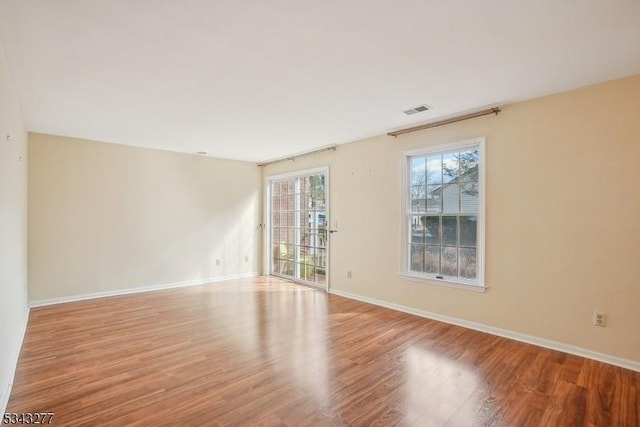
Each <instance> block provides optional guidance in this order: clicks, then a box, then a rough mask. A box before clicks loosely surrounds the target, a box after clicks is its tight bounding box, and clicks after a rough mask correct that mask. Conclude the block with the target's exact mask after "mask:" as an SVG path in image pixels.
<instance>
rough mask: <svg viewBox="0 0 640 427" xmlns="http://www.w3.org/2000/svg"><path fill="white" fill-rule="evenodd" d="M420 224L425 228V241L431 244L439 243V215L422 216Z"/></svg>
mask: <svg viewBox="0 0 640 427" xmlns="http://www.w3.org/2000/svg"><path fill="white" fill-rule="evenodd" d="M421 221H422V225H423V226H424V228H425V233H424V234H425V239H426V243H431V244H432V245H439V244H440V217H438V216H422V217H421Z"/></svg>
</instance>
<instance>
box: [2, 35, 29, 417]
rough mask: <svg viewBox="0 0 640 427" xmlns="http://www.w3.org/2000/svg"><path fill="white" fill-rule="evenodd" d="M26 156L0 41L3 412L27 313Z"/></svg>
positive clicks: (18, 108) (21, 124)
mask: <svg viewBox="0 0 640 427" xmlns="http://www.w3.org/2000/svg"><path fill="white" fill-rule="evenodd" d="M7 135H9V136H10V138H9V140H8V141H7ZM26 157H27V134H26V132H25V130H24V125H23V123H22V114H21V112H20V104H19V101H18V97H17V95H16V92H15V89H14V86H13V82H12V79H11V75H10V72H9V68H8V66H7V63H6V62H5V58H4V52H3V50H2V46H0V414H1V413H2V412H3V410H4V405H5V404H6V400H7V398H8V395H7V390H8V388H9V383H10V382H11V379H12V377H13V372H14V369H15V365H14V363H15V361H16V359H15V358H16V355H17V353H18V351H19V346H20V343H21V341H22V333H23V331H24V327H25V324H26V321H27V313H28V311H27V159H26Z"/></svg>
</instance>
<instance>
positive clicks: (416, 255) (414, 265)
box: [409, 245, 424, 273]
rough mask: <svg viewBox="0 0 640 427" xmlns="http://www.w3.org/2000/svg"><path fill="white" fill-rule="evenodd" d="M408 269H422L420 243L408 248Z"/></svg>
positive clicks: (422, 252) (422, 257)
mask: <svg viewBox="0 0 640 427" xmlns="http://www.w3.org/2000/svg"><path fill="white" fill-rule="evenodd" d="M409 256H410V257H411V259H410V263H411V265H410V270H411V271H416V272H419V273H421V272H423V271H424V246H422V245H410V248H409Z"/></svg>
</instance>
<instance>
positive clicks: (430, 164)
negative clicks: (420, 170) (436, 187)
mask: <svg viewBox="0 0 640 427" xmlns="http://www.w3.org/2000/svg"><path fill="white" fill-rule="evenodd" d="M441 183H442V156H440V155H437V156H429V157H427V184H441Z"/></svg>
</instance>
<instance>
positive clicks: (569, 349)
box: [329, 289, 640, 372]
mask: <svg viewBox="0 0 640 427" xmlns="http://www.w3.org/2000/svg"><path fill="white" fill-rule="evenodd" d="M329 293H332V294H334V295H338V296H341V297H345V298H349V299H354V300H357V301H362V302H366V303H369V304H373V305H378V306H380V307H385V308H390V309H392V310H397V311H402V312H404V313H409V314H414V315H416V316H420V317H426V318H428V319H433V320H438V321H440V322H444V323H449V324H452V325H456V326H462V327H463V328H468V329H473V330H476V331H480V332H486V333H488V334H491V335H497V336H500V337H504V338H509V339H512V340H515V341H520V342H524V343H527V344H533V345H537V346H539V347H544V348H548V349H551V350H557V351H561V352H563V353H569V354H573V355H575V356H581V357H585V358H587V359H593V360H597V361H599V362H604V363H608V364H610V365H615V366H620V367H621V368H626V369H631V370H632V371H637V372H640V362H637V361H635V360H629V359H623V358H621V357H617V356H611V355H609V354H604V353H598V352H595V351H592V350H587V349H585V348H581V347H576V346H573V345H569V344H565V343H561V342H558V341H552V340H547V339H544V338H540V337H536V336H533V335H526V334H521V333H519V332H514V331H510V330H507V329H502V328H496V327H493V326H489V325H484V324H482V323H476V322H471V321H468V320H463V319H457V318H455V317H449V316H444V315H442V314H437V313H432V312H429V311H424V310H419V309H417V308H411V307H407V306H404V305H400V304H394V303H390V302H387V301H382V300H378V299H374V298H369V297H364V296H362V295H358V294H354V293H351V292H346V291H340V290H336V289H330V290H329Z"/></svg>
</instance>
